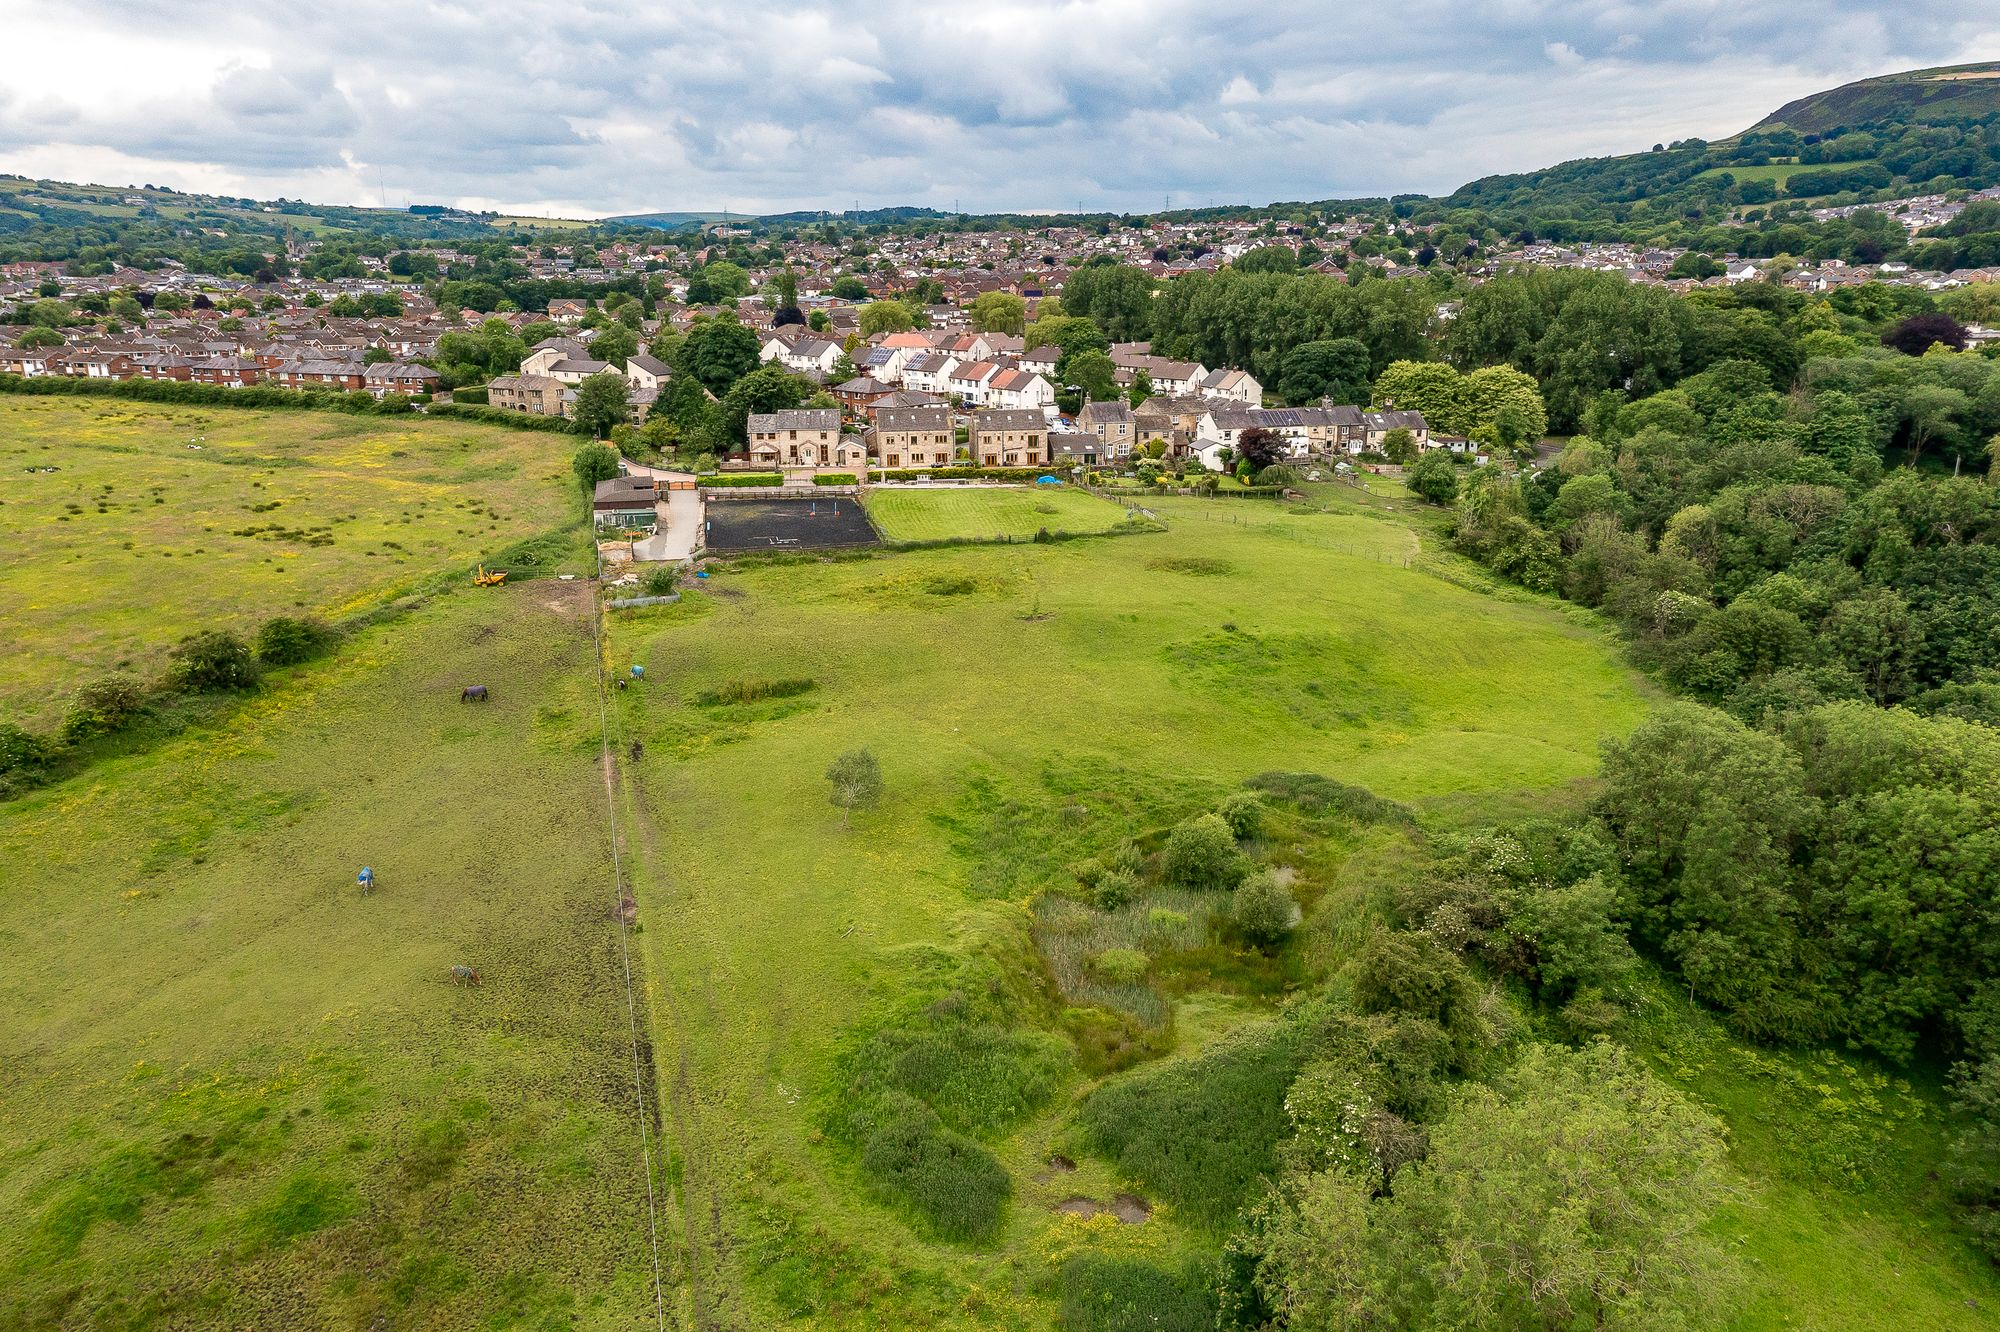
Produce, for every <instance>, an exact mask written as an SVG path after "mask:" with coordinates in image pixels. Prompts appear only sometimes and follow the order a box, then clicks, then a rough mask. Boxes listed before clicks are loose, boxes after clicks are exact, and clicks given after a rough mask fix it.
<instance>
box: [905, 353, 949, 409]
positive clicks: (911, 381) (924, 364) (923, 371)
mask: <svg viewBox="0 0 2000 1332" xmlns="http://www.w3.org/2000/svg"><path fill="white" fill-rule="evenodd" d="M957 369H958V358H957V357H955V356H947V355H945V354H944V353H942V352H920V353H918V354H917V355H915V356H912V357H910V359H909V360H907V361H905V362H903V387H904V388H905V389H911V390H914V391H916V392H918V393H934V394H936V395H937V396H938V397H940V398H942V397H944V396H945V395H946V394H948V393H950V392H951V390H950V389H949V388H947V387H946V385H947V384H948V383H949V382H950V380H951V376H952V372H953V371H955V370H957Z"/></svg>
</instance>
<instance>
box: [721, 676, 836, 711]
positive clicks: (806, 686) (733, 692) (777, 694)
mask: <svg viewBox="0 0 2000 1332" xmlns="http://www.w3.org/2000/svg"><path fill="white" fill-rule="evenodd" d="M815 687H816V685H815V682H814V681H812V680H798V679H787V680H731V681H730V682H729V683H728V684H725V685H718V686H716V687H715V688H714V689H704V690H702V692H700V693H699V694H696V695H695V696H694V704H695V706H696V707H701V708H713V707H719V706H722V705H725V704H730V703H755V702H757V701H758V700H759V699H765V698H794V697H796V696H798V695H800V694H804V693H808V692H810V691H811V690H812V689H813V688H815Z"/></svg>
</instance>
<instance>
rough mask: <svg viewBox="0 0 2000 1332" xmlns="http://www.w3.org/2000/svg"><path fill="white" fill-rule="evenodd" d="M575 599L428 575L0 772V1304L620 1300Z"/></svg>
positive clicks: (312, 1314) (408, 1304) (616, 1119)
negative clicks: (21, 770) (59, 779)
mask: <svg viewBox="0 0 2000 1332" xmlns="http://www.w3.org/2000/svg"><path fill="white" fill-rule="evenodd" d="M590 613H591V601H590V597H589V594H588V593H587V592H585V591H584V590H583V588H582V587H581V586H563V585H558V584H555V583H542V584H539V585H528V586H523V587H519V588H508V589H504V590H501V591H497V592H491V593H484V592H482V593H477V594H475V593H474V592H472V591H471V590H470V589H467V590H464V591H457V592H453V593H448V594H446V595H444V596H442V597H439V598H436V599H434V600H433V601H432V602H431V603H430V604H428V605H426V606H425V607H423V608H421V609H418V610H415V611H413V612H410V613H408V614H406V615H405V616H403V617H402V618H400V619H397V620H394V621H392V622H389V623H386V624H380V625H377V626H375V627H373V628H370V629H367V630H365V631H363V632H362V633H361V634H359V635H357V636H356V637H355V638H354V639H352V640H350V641H349V642H348V643H347V644H346V645H345V646H344V647H343V649H342V651H341V653H340V654H339V655H338V657H336V658H335V659H333V660H331V661H329V662H325V663H321V664H319V665H317V666H314V667H309V668H305V669H304V670H303V671H300V672H294V673H290V674H289V675H286V676H282V677H280V678H279V679H277V680H276V681H274V682H273V683H272V684H271V685H270V686H269V687H267V688H266V689H265V690H264V691H262V692H261V693H259V694H258V695H256V696H254V697H253V698H252V699H251V700H250V701H249V702H248V703H246V704H245V706H244V707H243V708H242V709H241V710H239V712H238V713H237V714H236V715H235V716H234V717H233V718H231V719H230V720H229V721H227V722H226V723H225V724H223V725H220V726H218V727H216V728H215V729H213V730H206V731H202V732H199V733H190V734H188V735H186V736H183V737H181V738H179V739H176V740H174V741H172V742H169V743H167V744H165V745H163V746H160V747H158V748H156V749H154V750H152V751H151V752H148V753H145V754H140V755H135V756H129V757H126V758H121V759H117V760H114V761H111V762H108V763H105V764H102V765H100V766H99V767H97V768H96V769H94V770H92V771H91V772H89V773H88V774H86V775H85V776H83V777H80V778H78V779H76V780H74V781H71V782H69V783H67V784H64V785H62V786H58V787H54V788H51V789H49V790H46V791H42V792H37V793H32V794H29V795H26V796H23V797H20V798H18V799H16V800H14V801H12V802H9V803H7V804H4V805H0V953H4V955H5V956H6V958H7V965H6V966H5V967H4V968H0V1069H4V1070H5V1072H4V1074H3V1075H0V1079H4V1088H5V1094H4V1095H0V1326H6V1327H43V1326H48V1327H55V1326H65V1327H106V1326H117V1327H135V1328H136V1327H146V1326H153V1327H241V1328H268V1327H322V1326H343V1327H415V1326H426V1327H473V1326H503V1325H505V1326H535V1327H544V1326H562V1327H599V1326H631V1325H632V1322H633V1320H634V1318H635V1317H637V1316H638V1315H639V1314H640V1313H642V1312H647V1311H650V1307H651V1301H652V1297H651V1257H650V1246H649V1244H648V1242H647V1227H646V1214H647V1209H646V1193H645V1176H644V1173H643V1170H642V1167H641V1165H640V1137H639V1128H638V1124H639V1120H638V1117H637V1112H636V1109H635V1101H634V1064H633V1057H632V1045H631V1041H630V1036H629V1030H628V1019H627V1011H626V1001H625V994H624V988H623V984H622V981H621V980H620V979H619V978H620V976H621V974H622V973H621V970H620V964H619V952H618V949H619V943H618V940H619V932H618V926H617V925H616V923H615V922H614V912H613V908H614V904H615V901H616V898H615V895H614V890H613V887H612V877H611V862H610V849H609V838H608V836H607V835H606V829H605V822H604V817H605V805H604V787H603V784H602V782H601V780H600V777H599V772H598V764H597V757H598V749H597V737H598V725H597V713H596V702H595V699H596V694H595V684H594V681H595V674H594V670H593V663H592V657H591V647H590V633H589V627H588V626H589V620H588V616H589V614H590ZM468 681H478V682H483V683H487V684H489V685H490V686H491V688H492V690H493V696H494V701H493V702H492V703H491V704H489V705H487V706H485V707H473V706H469V705H461V704H460V703H459V702H458V701H457V698H458V686H459V685H460V684H461V683H462V682H468ZM363 864H367V865H370V866H372V867H373V869H374V870H375V872H376V875H377V880H378V887H377V890H376V892H375V893H374V894H373V895H372V896H369V897H365V898H364V897H362V896H360V895H359V894H358V892H357V889H356V886H355V874H356V870H357V869H358V867H359V866H361V865H363ZM455 965H468V966H474V967H477V968H478V969H479V971H480V972H481V974H482V978H483V981H484V984H483V985H481V986H479V987H477V988H471V987H465V986H459V985H455V984H453V983H452V982H451V979H450V968H451V967H453V966H455Z"/></svg>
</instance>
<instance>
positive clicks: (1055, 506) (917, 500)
mask: <svg viewBox="0 0 2000 1332" xmlns="http://www.w3.org/2000/svg"><path fill="white" fill-rule="evenodd" d="M868 515H869V517H871V518H873V519H874V520H875V525H876V527H878V528H880V529H881V532H882V537H883V539H884V540H886V541H949V540H954V539H959V540H970V541H978V540H985V539H990V538H992V537H1031V536H1034V535H1035V533H1037V532H1039V531H1041V530H1042V529H1044V528H1046V529H1048V530H1049V531H1050V532H1073V533H1082V532H1106V531H1109V530H1111V529H1112V528H1114V527H1117V526H1119V525H1120V524H1122V523H1123V522H1125V521H1126V518H1125V510H1124V509H1122V508H1121V507H1119V506H1118V505H1116V504H1113V503H1112V502H1111V501H1109V500H1103V499H1099V498H1097V497H1096V496H1095V495H1092V494H1089V493H1087V492H1085V491H1081V490H1075V489H1072V488H1071V487H1069V486H1004V487H1003V486H968V487H963V488H961V487H948V488H947V487H923V488H917V489H904V488H901V487H881V486H878V487H876V488H875V489H873V490H871V491H870V492H869V495H868Z"/></svg>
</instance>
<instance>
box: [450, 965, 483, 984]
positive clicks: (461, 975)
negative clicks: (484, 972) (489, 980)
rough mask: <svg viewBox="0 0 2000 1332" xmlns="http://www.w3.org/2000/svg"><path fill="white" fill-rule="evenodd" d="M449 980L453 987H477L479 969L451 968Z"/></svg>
mask: <svg viewBox="0 0 2000 1332" xmlns="http://www.w3.org/2000/svg"><path fill="white" fill-rule="evenodd" d="M451 979H452V983H453V984H455V985H477V984H479V968H478V967H462V966H461V967H453V968H452V969H451Z"/></svg>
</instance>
